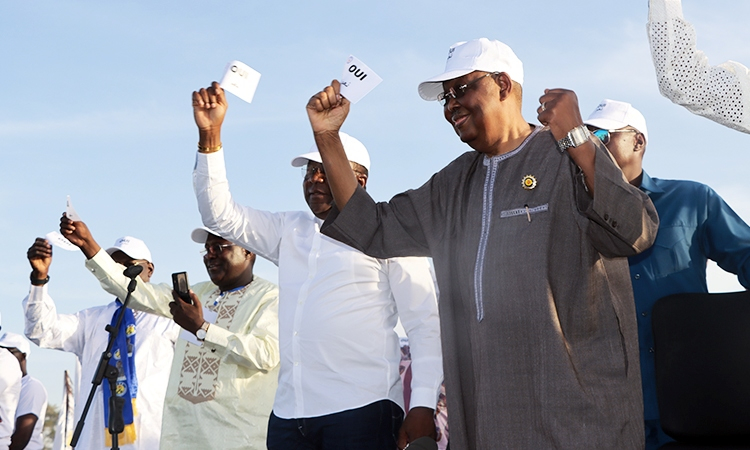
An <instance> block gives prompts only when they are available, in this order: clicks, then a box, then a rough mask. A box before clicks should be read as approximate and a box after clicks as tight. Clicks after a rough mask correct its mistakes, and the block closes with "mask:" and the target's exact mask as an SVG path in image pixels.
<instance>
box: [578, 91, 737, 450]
mask: <svg viewBox="0 0 750 450" xmlns="http://www.w3.org/2000/svg"><path fill="white" fill-rule="evenodd" d="M585 123H586V125H587V126H588V127H589V130H590V131H591V132H592V133H593V134H594V135H595V136H597V137H598V138H599V139H600V140H601V141H602V143H604V144H605V145H606V146H607V148H608V149H609V151H610V152H611V153H612V155H613V156H614V158H615V160H616V161H617V163H618V164H619V166H620V168H621V169H622V173H623V175H625V177H626V178H627V180H628V181H629V182H630V184H632V185H633V186H637V187H639V188H640V189H641V190H642V191H643V192H645V193H646V194H648V196H649V197H650V198H651V201H652V202H653V203H654V206H655V207H656V211H657V212H658V213H659V232H658V234H657V235H656V241H655V242H654V245H653V246H652V247H651V248H650V249H648V250H646V251H645V252H643V253H641V254H639V255H636V256H632V257H630V258H628V262H629V263H630V275H631V280H632V282H633V294H634V297H635V306H636V313H637V318H638V340H639V347H640V348H639V349H640V358H641V377H642V381H643V407H644V418H645V425H646V448H647V449H651V448H654V449H655V448H658V447H659V446H661V445H662V444H663V443H665V442H668V441H671V440H672V439H671V438H669V437H668V436H667V435H666V434H664V432H663V431H662V429H661V426H660V423H659V410H658V407H657V403H656V377H655V375H654V355H653V352H654V349H653V347H654V337H653V334H652V332H651V309H652V308H653V306H654V302H656V300H657V299H659V298H661V297H664V296H667V295H671V294H677V293H683V292H708V286H707V284H706V262H707V260H708V259H711V260H713V261H716V263H717V264H718V265H719V267H721V268H722V269H724V270H726V271H727V272H731V273H734V274H736V275H737V276H738V278H739V281H740V283H741V284H742V285H743V286H744V287H745V288H746V289H747V288H750V227H748V225H747V224H746V223H745V222H743V221H742V219H740V217H739V216H737V214H736V213H735V212H734V211H732V208H730V207H729V205H727V204H726V203H725V202H724V200H722V198H721V197H719V195H718V194H717V193H716V192H714V190H713V189H711V188H710V187H708V186H706V185H704V184H701V183H696V182H694V181H684V180H661V179H659V178H651V177H650V176H649V175H648V174H647V173H646V172H645V171H644V170H643V168H642V164H643V155H644V153H645V151H646V143H647V142H648V130H647V128H646V119H644V117H643V115H642V114H641V113H640V112H638V110H636V109H635V108H633V107H632V106H631V105H630V104H629V103H625V102H618V101H614V100H604V101H602V102H601V103H600V104H599V106H597V108H596V109H595V110H594V112H593V113H591V115H590V116H589V118H588V119H587V120H586V121H585Z"/></svg>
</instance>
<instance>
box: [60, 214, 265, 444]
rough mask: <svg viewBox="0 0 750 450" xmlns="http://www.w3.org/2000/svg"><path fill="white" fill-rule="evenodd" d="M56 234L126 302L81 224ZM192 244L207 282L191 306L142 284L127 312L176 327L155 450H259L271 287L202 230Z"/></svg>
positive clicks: (249, 258) (124, 281)
mask: <svg viewBox="0 0 750 450" xmlns="http://www.w3.org/2000/svg"><path fill="white" fill-rule="evenodd" d="M60 231H61V232H62V234H63V235H64V236H65V237H67V238H68V239H69V240H70V241H71V242H73V244H75V245H77V246H79V247H80V248H81V250H82V251H83V253H84V254H85V255H86V258H87V259H88V260H87V261H86V266H87V267H88V268H89V269H90V270H91V272H92V273H93V274H94V275H95V276H96V277H97V279H98V280H99V282H100V283H101V285H102V287H103V288H104V290H106V291H107V292H109V293H111V294H113V295H117V296H120V297H121V298H125V295H126V288H127V285H128V282H129V279H128V278H126V277H124V276H123V275H122V269H121V267H120V266H118V265H117V264H115V263H114V261H112V258H109V257H108V255H107V254H106V253H104V252H103V251H101V249H100V248H99V245H98V244H97V243H96V241H95V240H94V238H93V237H92V236H91V233H90V232H89V231H88V228H87V227H86V225H85V224H84V223H83V222H73V221H70V220H69V219H67V218H66V217H64V218H63V221H62V222H61V230H60ZM191 237H192V239H193V241H195V242H197V243H200V244H204V245H205V252H204V253H205V255H204V257H203V263H204V264H205V266H206V271H207V272H208V276H209V277H210V278H211V281H210V282H202V283H197V284H195V285H193V286H191V288H190V299H191V303H188V302H186V301H183V300H181V299H180V298H179V297H178V296H177V294H176V293H175V292H174V291H173V290H172V286H171V285H169V284H153V283H146V282H142V281H141V280H139V281H138V284H137V286H136V289H135V291H134V292H133V295H132V307H133V308H135V309H141V310H143V311H147V312H152V313H155V314H159V315H162V316H166V317H171V318H173V319H174V321H175V322H176V323H177V324H179V325H180V326H181V327H182V328H183V330H182V333H181V334H180V338H179V339H178V340H177V343H176V345H175V357H174V360H173V361H172V371H171V374H170V377H169V386H168V387H167V394H166V398H165V400H164V416H163V423H162V433H161V442H162V445H161V448H167V447H168V448H205V449H225V448H251V449H263V448H265V439H266V423H267V419H268V415H269V414H270V412H271V407H272V403H273V396H274V393H275V391H276V385H277V378H278V364H279V343H278V315H277V313H278V288H277V287H276V285H274V284H272V283H270V282H268V281H266V280H263V279H262V278H260V277H258V276H255V275H254V274H253V265H254V263H255V254H254V253H251V252H250V251H248V250H245V249H244V248H242V247H239V246H235V245H233V244H232V243H231V242H229V241H227V240H225V239H222V238H221V237H219V236H217V235H215V234H213V233H211V232H209V231H208V230H207V229H205V228H197V229H195V230H193V232H192V235H191ZM203 305H205V306H206V308H203ZM245 398H247V399H252V401H243V400H242V399H245Z"/></svg>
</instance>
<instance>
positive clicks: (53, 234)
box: [44, 231, 78, 252]
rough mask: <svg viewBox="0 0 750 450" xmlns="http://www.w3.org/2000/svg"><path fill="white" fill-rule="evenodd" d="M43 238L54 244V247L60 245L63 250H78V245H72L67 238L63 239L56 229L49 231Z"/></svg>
mask: <svg viewBox="0 0 750 450" xmlns="http://www.w3.org/2000/svg"><path fill="white" fill-rule="evenodd" d="M44 238H45V239H47V242H49V243H50V244H52V245H54V246H55V247H60V248H61V249H63V250H67V251H69V252H74V251H76V250H78V247H76V246H75V245H73V244H72V243H71V242H70V241H69V240H67V239H65V237H64V236H63V235H62V234H60V233H59V232H57V231H50V232H49V233H47V234H45V235H44Z"/></svg>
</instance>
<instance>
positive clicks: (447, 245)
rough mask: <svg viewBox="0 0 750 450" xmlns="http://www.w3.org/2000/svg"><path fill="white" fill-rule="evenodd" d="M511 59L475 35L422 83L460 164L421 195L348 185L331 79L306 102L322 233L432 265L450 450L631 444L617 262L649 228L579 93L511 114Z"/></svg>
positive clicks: (551, 94) (631, 333) (642, 241)
mask: <svg viewBox="0 0 750 450" xmlns="http://www.w3.org/2000/svg"><path fill="white" fill-rule="evenodd" d="M522 83H523V69H522V65H521V61H520V60H519V59H518V58H517V57H516V55H515V54H514V53H513V51H512V50H511V49H510V48H509V47H508V46H507V45H505V44H503V43H501V42H498V41H491V40H488V39H485V38H482V39H476V40H472V41H468V42H460V43H458V44H455V45H454V46H452V47H451V48H450V50H449V52H448V62H447V64H446V70H445V72H444V73H443V74H441V75H438V76H436V77H433V78H431V79H429V80H427V81H425V82H424V83H421V84H420V85H419V93H420V95H421V96H422V98H423V99H426V100H439V101H440V102H441V104H442V106H443V115H444V117H445V119H446V120H447V121H448V122H449V123H450V124H451V126H452V127H453V129H454V130H455V132H456V134H458V136H459V138H460V139H461V141H463V142H465V143H466V144H468V145H469V146H470V147H471V148H472V149H473V150H474V151H470V152H467V153H464V154H463V155H461V156H459V157H458V158H457V159H456V160H454V161H453V162H452V163H451V164H449V165H448V166H447V167H446V168H444V169H443V170H441V171H440V172H438V173H437V174H435V175H434V176H433V177H432V178H431V179H430V180H429V181H428V182H427V183H425V184H424V185H423V186H422V187H420V188H418V189H415V190H409V191H407V192H405V193H402V194H399V195H396V196H395V197H394V198H393V199H391V200H390V202H387V203H377V204H376V203H375V202H374V201H373V200H372V199H370V198H369V196H368V195H367V194H366V192H365V191H364V190H362V189H359V187H358V186H357V185H356V183H354V177H353V176H352V173H351V170H350V169H349V167H348V166H347V164H346V161H345V158H344V152H343V149H342V146H341V142H340V140H339V138H338V129H339V128H340V127H341V125H342V124H343V122H344V120H345V119H346V116H347V114H348V112H349V106H350V104H349V101H348V100H347V99H345V98H343V97H341V95H340V91H339V83H338V82H337V81H334V82H333V83H332V85H331V86H328V87H326V88H325V89H324V90H323V91H321V92H319V93H318V94H316V95H314V96H313V97H312V98H311V99H310V101H309V102H308V105H307V112H308V116H309V118H310V123H311V125H312V129H313V132H314V134H315V141H316V143H317V144H318V148H319V149H320V151H321V154H322V156H323V163H324V166H325V169H326V173H327V174H329V182H330V184H331V190H332V192H333V197H334V199H335V204H336V208H334V209H333V210H332V211H331V213H330V214H329V215H328V217H327V219H326V223H325V224H324V226H323V232H324V233H325V234H327V235H329V236H332V237H334V238H336V239H339V240H341V241H343V242H345V243H347V244H349V245H352V246H353V247H355V248H358V249H361V250H362V251H364V252H365V253H367V254H369V255H372V256H376V257H392V256H406V255H427V256H432V257H433V261H434V264H435V271H436V273H437V280H438V286H439V288H440V295H441V302H440V320H441V327H442V328H441V331H442V336H443V358H444V361H445V364H444V367H445V370H446V376H445V382H446V383H445V384H446V386H445V390H446V393H447V395H448V404H449V411H450V414H449V416H448V421H449V425H450V433H451V434H450V439H451V447H455V448H461V449H464V448H466V449H474V448H510V449H520V448H528V449H539V448H577V449H582V448H591V449H602V448H639V447H641V446H642V445H643V426H642V425H641V423H640V417H641V415H642V413H643V411H642V403H641V395H640V389H641V386H640V376H639V369H638V358H637V351H638V343H637V338H638V337H637V330H636V321H635V311H634V307H633V294H632V289H631V286H630V280H629V277H628V266H627V260H626V259H625V258H624V256H631V255H635V254H637V253H639V252H641V251H643V250H645V249H646V248H648V247H649V246H650V245H651V243H652V242H653V239H654V237H655V235H656V229H657V225H658V218H657V216H656V211H655V210H654V208H653V205H652V204H651V202H650V200H649V199H648V196H646V195H645V194H644V193H642V192H640V191H639V190H638V189H636V188H634V187H633V186H630V185H629V184H628V183H627V182H626V181H625V180H624V179H623V177H622V173H621V172H620V169H619V168H618V167H617V165H616V164H615V163H614V162H613V161H612V159H611V158H610V156H609V154H608V153H607V151H606V149H605V148H604V147H603V146H601V144H598V143H597V144H595V143H594V142H592V141H591V140H590V139H589V137H590V136H589V133H588V130H587V129H586V127H585V126H584V125H583V120H582V119H581V116H580V112H579V110H578V101H577V98H576V96H575V94H574V93H573V92H571V91H567V90H563V89H551V90H550V89H548V90H546V91H545V93H544V95H542V97H541V98H540V103H541V105H540V106H539V108H538V109H537V112H538V114H539V115H538V119H539V121H540V122H541V123H542V124H544V125H546V126H544V127H541V126H538V125H532V124H529V123H528V122H526V120H525V119H524V118H523V116H522V115H521V86H522Z"/></svg>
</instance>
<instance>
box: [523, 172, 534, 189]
mask: <svg viewBox="0 0 750 450" xmlns="http://www.w3.org/2000/svg"><path fill="white" fill-rule="evenodd" d="M521 185H522V186H523V188H524V189H526V190H527V191H530V190H532V189H534V188H535V187H536V177H534V175H526V176H525V177H523V180H521Z"/></svg>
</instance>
